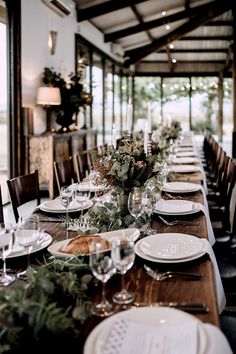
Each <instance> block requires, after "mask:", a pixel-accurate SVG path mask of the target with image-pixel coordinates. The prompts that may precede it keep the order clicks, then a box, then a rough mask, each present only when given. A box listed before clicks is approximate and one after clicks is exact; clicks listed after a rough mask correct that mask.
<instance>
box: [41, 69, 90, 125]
mask: <svg viewBox="0 0 236 354" xmlns="http://www.w3.org/2000/svg"><path fill="white" fill-rule="evenodd" d="M80 79H81V77H80V76H79V75H76V74H74V73H71V74H70V75H69V76H68V81H66V80H65V79H64V78H63V77H62V75H61V73H58V72H56V71H55V70H54V69H53V68H48V67H45V68H44V72H43V77H42V81H43V83H44V84H45V85H47V86H53V87H59V89H60V93H61V104H60V105H59V106H54V108H53V109H54V111H55V113H56V117H57V118H56V122H57V123H58V124H59V125H61V126H62V127H61V129H60V130H59V132H66V131H69V130H70V129H69V126H70V125H71V124H73V123H74V122H75V121H74V119H73V117H74V115H75V116H77V114H78V112H79V108H80V107H84V108H85V107H86V106H87V105H91V104H92V96H91V94H90V93H87V92H85V91H84V90H83V85H82V84H81V83H80Z"/></svg>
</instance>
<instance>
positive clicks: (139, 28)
mask: <svg viewBox="0 0 236 354" xmlns="http://www.w3.org/2000/svg"><path fill="white" fill-rule="evenodd" d="M216 3H217V1H211V2H210V3H207V4H204V5H200V6H196V7H194V8H189V9H186V10H183V11H180V12H177V13H175V14H172V15H169V16H165V17H161V18H158V19H156V20H152V21H147V22H143V23H140V24H138V25H135V26H131V27H128V28H125V29H122V30H119V31H115V32H110V33H106V34H105V35H104V41H105V42H112V41H115V40H117V39H120V38H123V37H127V36H130V35H131V34H136V33H139V32H143V31H146V30H149V29H152V28H155V27H159V26H162V25H165V24H167V23H170V22H175V21H179V20H183V19H185V18H188V17H191V16H195V15H198V14H199V13H202V14H205V13H207V12H208V11H209V10H210V9H211V8H212V7H214V6H215V4H216Z"/></svg>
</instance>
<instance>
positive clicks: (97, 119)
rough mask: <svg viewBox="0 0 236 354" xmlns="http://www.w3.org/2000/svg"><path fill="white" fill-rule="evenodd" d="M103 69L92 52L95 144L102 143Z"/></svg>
mask: <svg viewBox="0 0 236 354" xmlns="http://www.w3.org/2000/svg"><path fill="white" fill-rule="evenodd" d="M102 79H103V71H102V59H101V57H100V56H99V55H98V54H96V53H94V54H93V68H92V83H93V127H94V128H96V129H97V132H98V135H97V144H98V146H99V145H103V121H102V118H103V82H102Z"/></svg>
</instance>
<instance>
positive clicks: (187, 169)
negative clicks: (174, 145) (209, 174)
mask: <svg viewBox="0 0 236 354" xmlns="http://www.w3.org/2000/svg"><path fill="white" fill-rule="evenodd" d="M170 172H175V173H191V172H201V169H200V168H199V166H195V165H172V166H170Z"/></svg>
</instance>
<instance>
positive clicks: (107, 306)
mask: <svg viewBox="0 0 236 354" xmlns="http://www.w3.org/2000/svg"><path fill="white" fill-rule="evenodd" d="M89 252H90V258H89V264H90V268H91V270H92V273H93V275H94V276H95V277H96V278H97V279H98V280H100V281H101V282H102V301H101V302H100V303H98V304H96V305H94V306H93V308H92V310H91V312H92V314H93V315H96V316H100V317H106V316H110V315H112V314H113V313H114V307H113V305H112V304H111V303H110V302H109V301H108V300H107V299H106V295H105V285H106V283H107V281H108V280H109V279H110V278H111V276H112V275H113V274H115V272H116V268H115V266H114V263H113V261H112V258H111V250H108V249H107V248H106V247H105V245H104V241H102V240H97V241H92V242H90V244H89Z"/></svg>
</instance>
